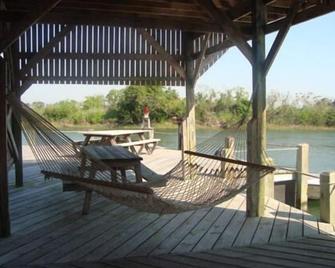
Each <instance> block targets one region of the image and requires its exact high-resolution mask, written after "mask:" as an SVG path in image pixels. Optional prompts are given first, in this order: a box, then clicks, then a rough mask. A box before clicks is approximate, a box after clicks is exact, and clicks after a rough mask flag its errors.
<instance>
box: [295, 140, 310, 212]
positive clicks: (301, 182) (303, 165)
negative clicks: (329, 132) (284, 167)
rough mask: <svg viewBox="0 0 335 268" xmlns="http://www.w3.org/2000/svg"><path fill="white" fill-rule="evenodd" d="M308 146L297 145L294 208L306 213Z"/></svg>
mask: <svg viewBox="0 0 335 268" xmlns="http://www.w3.org/2000/svg"><path fill="white" fill-rule="evenodd" d="M308 159H309V145H308V144H306V143H304V144H299V145H298V151H297V174H296V184H297V187H296V189H297V194H296V206H297V208H299V209H301V210H304V211H307V210H308V193H307V192H308V178H307V176H306V175H305V174H306V173H308V172H309V161H308Z"/></svg>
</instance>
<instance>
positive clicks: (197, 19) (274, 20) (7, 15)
mask: <svg viewBox="0 0 335 268" xmlns="http://www.w3.org/2000/svg"><path fill="white" fill-rule="evenodd" d="M41 2H47V0H45V1H42V0H4V3H5V6H6V11H2V12H1V13H0V14H1V16H0V18H1V20H2V21H17V19H18V18H21V17H23V16H24V15H26V14H27V13H29V12H31V11H33V10H34V9H36V7H38V6H39V3H41ZM209 2H211V1H209V0H171V1H170V0H62V1H61V2H60V3H59V4H58V5H57V6H56V7H55V8H54V9H52V10H51V12H50V13H49V14H48V15H47V16H45V17H44V18H42V21H43V22H48V23H74V24H108V25H119V26H132V27H149V28H152V27H155V28H166V29H171V28H173V29H181V30H186V31H193V32H194V31H197V32H206V31H207V32H213V31H214V32H221V31H222V28H221V27H220V26H219V25H218V24H217V22H216V20H215V19H214V18H213V17H212V15H211V14H210V13H209V12H208V10H207V8H204V6H208V3H209ZM264 2H265V3H266V5H267V13H268V15H267V17H268V18H267V23H268V27H267V30H268V31H274V30H278V29H279V27H280V22H281V21H282V20H283V19H285V17H286V15H287V14H288V12H289V10H290V7H291V5H292V3H293V2H294V0H264ZM301 2H303V4H302V6H301V7H300V9H299V11H298V14H297V16H296V19H295V21H294V23H293V24H295V23H299V22H303V21H306V20H309V19H312V18H314V17H317V16H320V15H323V14H326V13H328V12H331V11H334V10H335V3H334V1H333V0H305V1H301ZM213 4H214V6H215V7H216V8H217V9H218V10H219V11H221V12H223V13H225V14H227V15H228V17H229V18H231V19H232V20H233V21H235V22H236V23H238V24H239V26H240V27H241V28H242V29H243V31H244V32H245V33H246V34H248V33H250V31H251V4H252V0H214V1H213Z"/></svg>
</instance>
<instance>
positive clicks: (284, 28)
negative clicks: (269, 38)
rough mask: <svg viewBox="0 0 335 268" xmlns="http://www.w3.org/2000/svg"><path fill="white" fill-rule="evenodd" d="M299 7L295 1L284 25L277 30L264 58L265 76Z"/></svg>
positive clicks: (298, 0)
mask: <svg viewBox="0 0 335 268" xmlns="http://www.w3.org/2000/svg"><path fill="white" fill-rule="evenodd" d="M299 7H300V0H295V1H294V2H293V4H292V6H291V8H290V11H289V13H288V15H287V18H286V20H285V22H284V24H283V25H282V27H281V29H280V30H279V32H278V34H277V36H276V39H275V40H274V42H273V44H272V46H271V49H270V51H269V53H268V55H267V57H266V60H265V66H264V68H265V74H267V73H268V72H269V70H270V67H271V65H272V64H273V62H274V60H275V58H276V56H277V54H278V51H279V49H280V47H281V46H282V44H283V42H284V39H285V37H286V35H287V33H288V31H289V29H290V27H291V25H292V23H293V21H294V18H295V16H296V14H297V12H298V10H299Z"/></svg>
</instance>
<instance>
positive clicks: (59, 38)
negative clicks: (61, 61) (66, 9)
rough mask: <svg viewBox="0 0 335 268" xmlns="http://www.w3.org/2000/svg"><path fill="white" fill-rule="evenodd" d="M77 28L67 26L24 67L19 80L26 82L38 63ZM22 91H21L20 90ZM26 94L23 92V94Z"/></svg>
mask: <svg viewBox="0 0 335 268" xmlns="http://www.w3.org/2000/svg"><path fill="white" fill-rule="evenodd" d="M74 28H75V26H72V25H71V26H65V27H64V28H63V29H62V30H61V31H60V32H59V33H58V34H56V36H55V37H54V38H52V39H51V40H50V42H49V43H48V44H46V45H45V46H44V47H43V48H42V49H41V50H40V51H39V52H38V53H36V54H35V55H34V56H33V57H32V58H31V59H30V60H29V61H28V63H27V64H26V65H25V66H23V68H22V70H21V71H20V73H19V77H18V78H19V79H18V80H24V78H25V76H26V75H27V73H28V72H30V71H31V68H33V67H34V66H35V65H36V63H38V62H39V61H40V60H41V59H43V58H45V57H46V56H47V55H48V54H49V53H50V52H51V50H52V49H53V48H54V47H55V46H56V45H57V44H58V43H59V42H60V41H62V40H63V39H64V37H65V36H66V35H67V34H69V33H70V32H71V31H72V30H73V29H74ZM20 91H21V90H20ZM23 93H24V92H21V94H23Z"/></svg>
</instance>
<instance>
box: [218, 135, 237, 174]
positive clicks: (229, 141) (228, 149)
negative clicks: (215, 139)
mask: <svg viewBox="0 0 335 268" xmlns="http://www.w3.org/2000/svg"><path fill="white" fill-rule="evenodd" d="M220 154H221V156H222V157H224V158H230V159H234V158H235V138H234V137H226V138H225V147H224V148H223V149H222V151H221V152H220ZM231 165H234V164H232V163H227V162H224V161H222V162H221V176H222V177H224V176H225V172H226V170H228V169H229V166H230V167H231Z"/></svg>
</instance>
